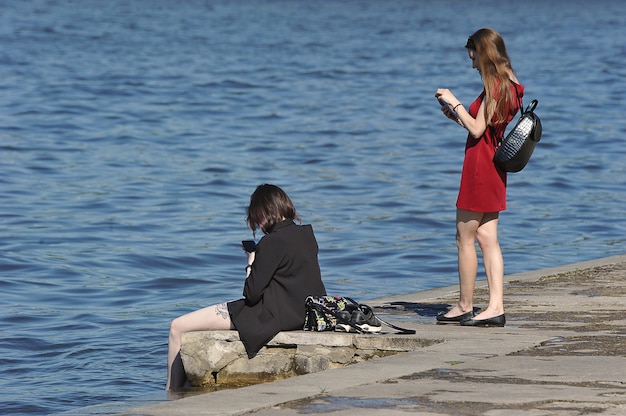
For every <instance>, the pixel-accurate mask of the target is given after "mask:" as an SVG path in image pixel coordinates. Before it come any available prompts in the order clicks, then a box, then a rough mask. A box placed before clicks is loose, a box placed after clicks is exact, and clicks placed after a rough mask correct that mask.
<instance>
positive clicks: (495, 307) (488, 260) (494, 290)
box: [474, 212, 504, 320]
mask: <svg viewBox="0 0 626 416" xmlns="http://www.w3.org/2000/svg"><path fill="white" fill-rule="evenodd" d="M498 218H499V213H498V212H492V213H487V214H485V215H484V217H483V220H482V222H481V224H480V226H479V227H478V231H477V234H476V237H477V240H478V244H479V245H480V250H481V251H482V253H483V261H484V263H485V273H486V274H487V283H488V285H489V306H487V308H486V309H485V310H483V311H482V312H481V313H480V314H478V315H476V317H475V318H474V319H476V320H480V319H488V318H493V317H494V316H498V315H502V314H503V313H504V259H503V258H502V250H501V249H500V243H499V241H498Z"/></svg>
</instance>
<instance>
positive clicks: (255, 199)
mask: <svg viewBox="0 0 626 416" xmlns="http://www.w3.org/2000/svg"><path fill="white" fill-rule="evenodd" d="M247 212H248V217H247V218H246V222H247V223H248V227H250V229H251V230H252V232H253V233H256V230H257V229H260V230H261V231H263V233H264V234H269V233H271V232H272V230H273V229H274V226H275V225H276V224H277V223H279V222H281V221H284V220H294V221H296V220H297V221H300V216H299V215H298V214H297V213H296V207H295V206H294V205H293V202H291V199H290V198H289V196H287V193H285V191H283V190H282V189H280V188H279V187H278V186H276V185H270V184H267V183H264V184H262V185H259V186H258V187H257V188H256V190H255V191H254V193H253V194H252V196H250V205H249V206H248V209H247Z"/></svg>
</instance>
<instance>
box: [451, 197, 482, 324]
mask: <svg viewBox="0 0 626 416" xmlns="http://www.w3.org/2000/svg"><path fill="white" fill-rule="evenodd" d="M482 216H483V214H482V213H480V212H472V211H465V210H462V209H457V211H456V245H457V249H458V256H459V259H458V263H459V264H458V267H459V288H460V295H459V303H458V304H457V305H456V306H455V307H453V308H452V309H450V311H449V312H448V313H447V314H446V316H448V317H455V316H458V315H462V314H464V313H467V312H471V311H472V310H473V307H474V304H473V298H474V284H475V282H476V273H477V271H478V255H477V253H476V232H477V230H478V227H479V225H480V222H481V220H482Z"/></svg>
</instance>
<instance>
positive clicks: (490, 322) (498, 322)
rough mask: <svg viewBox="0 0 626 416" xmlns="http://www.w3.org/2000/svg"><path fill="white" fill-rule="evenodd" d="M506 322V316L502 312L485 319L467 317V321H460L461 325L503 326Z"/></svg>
mask: <svg viewBox="0 0 626 416" xmlns="http://www.w3.org/2000/svg"><path fill="white" fill-rule="evenodd" d="M504 324H506V318H505V317H504V314H502V315H498V316H494V317H493V318H487V319H473V318H472V319H468V320H467V321H461V326H504Z"/></svg>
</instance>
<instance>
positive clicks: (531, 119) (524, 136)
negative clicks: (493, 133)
mask: <svg viewBox="0 0 626 416" xmlns="http://www.w3.org/2000/svg"><path fill="white" fill-rule="evenodd" d="M518 98H519V100H520V109H522V108H523V107H522V102H521V97H519V95H518ZM537 104H538V101H537V100H532V101H531V102H530V104H528V107H526V110H524V111H523V112H522V114H521V115H520V118H519V120H517V123H515V126H514V127H513V129H512V130H511V131H510V132H509V134H507V135H506V137H505V138H504V139H503V140H502V142H501V143H500V146H499V147H498V149H496V154H495V155H494V157H493V162H494V163H495V164H496V166H498V167H499V168H500V169H502V170H504V171H506V172H519V171H520V170H522V169H524V167H525V166H526V164H527V163H528V161H529V160H530V156H531V155H532V154H533V150H535V145H536V144H537V143H539V140H541V120H539V117H538V116H537V114H535V112H534V111H535V108H536V107H537Z"/></svg>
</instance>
